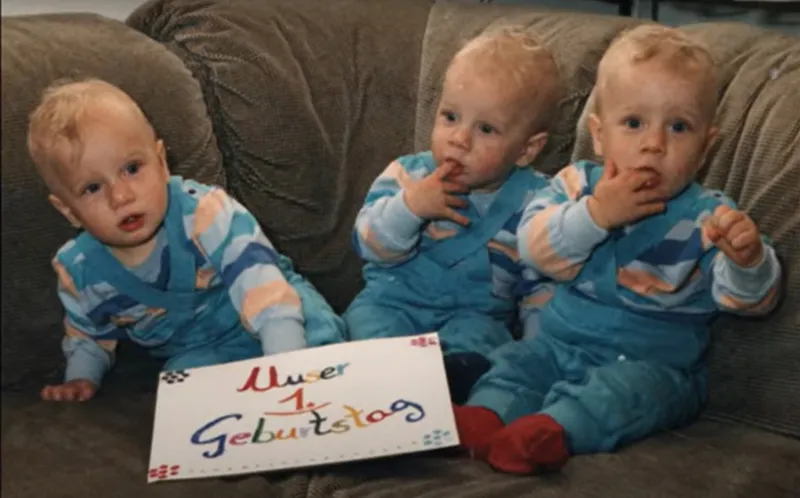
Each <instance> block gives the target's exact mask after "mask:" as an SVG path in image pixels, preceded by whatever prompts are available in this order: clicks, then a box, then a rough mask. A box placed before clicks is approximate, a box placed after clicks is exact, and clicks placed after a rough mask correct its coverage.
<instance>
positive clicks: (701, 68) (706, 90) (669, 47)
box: [595, 24, 719, 117]
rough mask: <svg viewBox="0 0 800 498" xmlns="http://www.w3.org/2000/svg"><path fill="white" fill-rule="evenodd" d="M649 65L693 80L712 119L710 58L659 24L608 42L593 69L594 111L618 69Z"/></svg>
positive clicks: (687, 38)
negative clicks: (595, 82)
mask: <svg viewBox="0 0 800 498" xmlns="http://www.w3.org/2000/svg"><path fill="white" fill-rule="evenodd" d="M649 61H658V62H659V63H661V64H663V65H664V66H663V67H664V68H666V69H668V70H670V71H674V72H675V73H677V74H681V75H684V76H688V77H690V78H693V79H694V80H695V81H696V82H697V84H698V85H700V86H701V87H702V95H704V96H706V98H704V99H703V101H704V104H705V105H707V108H706V109H704V110H705V111H706V112H707V113H710V115H711V116H712V117H713V114H714V111H715V109H716V101H717V97H718V95H717V92H718V90H719V88H718V84H719V83H718V81H717V78H718V76H717V69H716V65H715V64H714V60H713V59H712V57H711V54H710V53H709V51H708V49H707V48H706V46H705V45H704V44H703V43H701V42H700V41H698V40H695V39H693V38H692V37H690V36H689V35H687V34H686V33H684V32H683V31H680V30H678V29H676V28H672V27H669V26H663V25H659V24H643V25H640V26H637V27H635V28H633V29H630V30H627V31H624V32H622V33H621V34H620V35H619V36H617V37H616V38H615V39H614V41H612V42H611V45H610V46H609V47H608V50H606V52H605V54H604V55H603V57H602V58H601V59H600V64H599V65H598V68H597V85H596V88H597V90H596V95H595V99H596V101H595V106H596V110H598V111H599V110H600V105H601V95H602V93H603V91H604V90H605V88H606V87H607V86H608V81H609V79H610V78H612V77H613V76H614V74H615V73H616V72H617V71H618V70H619V68H620V67H621V66H626V65H628V66H630V65H637V64H642V63H644V62H649ZM707 115H708V114H707Z"/></svg>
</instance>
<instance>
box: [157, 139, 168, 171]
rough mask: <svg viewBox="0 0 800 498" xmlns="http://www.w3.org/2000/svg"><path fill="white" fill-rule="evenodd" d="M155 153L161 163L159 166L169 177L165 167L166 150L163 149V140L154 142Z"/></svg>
mask: <svg viewBox="0 0 800 498" xmlns="http://www.w3.org/2000/svg"><path fill="white" fill-rule="evenodd" d="M156 153H157V154H158V159H159V161H161V166H163V168H164V171H165V172H166V174H167V176H169V166H168V165H167V149H166V147H164V140H162V139H159V140H157V141H156Z"/></svg>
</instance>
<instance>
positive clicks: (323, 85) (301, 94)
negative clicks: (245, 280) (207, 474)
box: [127, 0, 430, 310]
mask: <svg viewBox="0 0 800 498" xmlns="http://www.w3.org/2000/svg"><path fill="white" fill-rule="evenodd" d="M429 8H430V1H428V0H407V1H403V2H397V1H393V0H371V1H369V2H364V1H359V0H340V1H336V2H332V1H330V0H305V1H303V2H289V1H286V0H261V1H259V2H253V1H243V0H233V1H226V2H208V1H201V0H161V1H153V2H149V3H147V4H145V5H144V6H142V7H141V8H140V9H139V10H137V11H135V12H134V13H133V14H131V16H130V17H129V19H128V21H127V22H128V24H129V25H130V26H132V27H134V28H136V29H138V30H141V31H142V32H144V33H146V34H147V35H149V36H151V37H153V38H154V39H156V40H158V41H161V42H163V43H164V44H165V45H166V46H167V47H169V48H170V49H171V50H172V51H174V52H175V53H176V54H178V56H180V57H181V59H183V60H184V61H185V62H186V64H187V66H188V67H190V68H191V70H192V71H193V72H194V73H195V75H196V76H197V78H198V79H199V80H200V81H201V83H202V85H203V91H204V93H205V96H206V101H207V102H208V105H209V108H210V109H211V111H212V112H211V114H212V116H213V119H214V130H215V132H216V134H217V137H218V139H219V143H220V148H221V150H222V152H223V154H224V157H225V168H226V171H227V174H228V179H229V182H230V188H231V192H232V193H233V194H234V195H235V196H236V197H237V198H238V199H239V200H240V201H242V202H243V203H244V204H245V205H246V206H247V207H248V208H249V209H250V210H252V211H253V213H254V214H255V215H256V217H257V218H258V219H259V221H260V222H261V224H262V226H263V227H264V229H265V232H266V234H267V236H268V237H269V238H270V239H271V240H272V242H273V243H275V245H276V246H277V247H278V249H280V250H281V251H283V252H285V253H286V254H288V255H289V256H291V257H292V258H293V259H294V261H295V263H296V266H297V268H298V270H299V271H301V272H302V273H304V274H305V275H306V276H308V277H309V279H310V280H311V281H312V282H313V283H314V284H316V285H317V286H318V287H319V288H320V290H321V292H322V293H323V294H324V295H325V297H326V298H327V299H328V300H329V301H330V302H331V304H332V305H333V306H334V307H335V308H336V309H337V310H342V309H343V308H344V306H345V305H346V304H347V303H348V302H349V301H350V299H352V297H353V296H354V295H355V293H356V292H357V290H358V289H359V287H360V279H359V276H360V270H361V265H362V262H361V260H360V259H359V258H358V257H357V256H356V255H355V253H354V252H353V251H352V249H351V238H350V236H351V232H352V228H353V225H352V224H353V220H354V219H355V215H356V213H357V212H358V209H359V208H360V206H361V204H362V202H363V200H364V195H365V193H366V191H367V189H368V188H369V185H370V184H371V182H372V181H373V180H374V178H375V177H376V176H377V175H378V174H379V173H380V172H381V171H382V170H383V168H385V167H386V166H387V165H388V164H389V162H390V161H391V160H392V159H393V158H394V157H396V156H398V155H400V154H405V153H408V152H410V151H411V148H412V146H413V141H412V139H413V131H414V112H415V105H416V88H417V78H418V76H419V53H420V47H421V44H422V35H423V32H424V26H425V21H426V19H427V15H428V9H429Z"/></svg>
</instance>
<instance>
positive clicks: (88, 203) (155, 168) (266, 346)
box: [28, 79, 344, 401]
mask: <svg viewBox="0 0 800 498" xmlns="http://www.w3.org/2000/svg"><path fill="white" fill-rule="evenodd" d="M28 148H29V150H30V154H31V157H32V158H33V161H34V164H35V166H36V169H37V172H38V173H39V175H40V176H41V177H42V179H43V180H44V182H45V184H46V186H47V187H48V189H49V191H50V196H49V200H50V202H51V203H52V204H53V206H54V207H55V208H56V209H57V210H58V211H59V212H60V213H61V214H62V215H63V216H64V217H65V218H66V219H67V220H68V221H69V222H70V223H71V224H72V225H73V226H75V227H77V228H82V229H83V232H82V233H81V234H80V235H78V236H77V237H75V238H74V239H72V240H70V241H69V242H67V243H66V244H65V245H64V246H62V247H61V249H60V250H59V251H58V253H57V254H56V257H55V259H54V260H53V267H54V269H55V272H56V274H57V276H58V295H59V298H60V299H61V302H62V304H63V306H64V310H65V313H66V316H65V319H64V328H65V331H66V335H65V337H64V339H63V342H62V347H63V350H64V354H65V356H66V360H67V366H66V373H65V379H64V383H63V384H59V385H51V386H46V387H45V388H44V389H43V390H42V392H41V396H42V398H44V399H45V400H53V401H73V400H77V401H85V400H88V399H90V398H91V397H93V396H94V394H95V393H96V391H97V389H98V388H99V387H100V385H101V382H102V379H103V377H104V375H105V374H106V372H107V371H108V370H109V368H111V366H112V364H113V363H114V352H115V348H116V345H117V341H119V340H120V339H130V340H132V341H133V342H135V343H137V344H140V345H142V346H144V347H146V348H148V349H149V350H150V352H151V353H152V354H153V356H155V357H157V358H161V359H164V360H166V363H165V365H164V368H165V369H168V370H179V369H187V368H195V367H202V366H206V365H214V364H219V363H225V362H231V361H237V360H244V359H248V358H253V357H257V356H260V355H269V354H275V353H281V352H286V351H292V350H297V349H301V348H304V347H307V346H308V347H311V346H319V345H323V344H329V343H336V342H341V341H342V340H343V339H344V322H343V321H342V320H341V318H339V317H337V316H336V314H335V313H334V312H333V310H332V309H331V308H330V306H328V304H327V303H326V302H325V300H324V299H323V298H322V296H321V295H319V294H318V293H317V291H316V290H315V289H314V288H313V287H312V285H311V284H310V283H308V282H307V281H306V280H305V279H303V277H301V276H300V275H298V274H297V273H295V272H294V270H293V269H292V264H291V262H290V261H289V259H288V258H286V257H284V256H282V255H280V254H278V253H277V252H276V251H275V249H274V248H273V247H272V245H271V244H270V242H269V241H268V240H267V238H266V237H265V236H264V234H263V233H262V232H261V229H260V228H259V225H258V222H257V221H256V219H255V218H254V217H253V215H252V214H250V213H249V212H248V211H247V210H246V209H245V208H244V207H242V205H241V204H239V203H238V202H237V201H235V200H234V199H232V198H231V197H229V196H228V195H227V194H226V193H225V192H224V191H223V190H222V189H220V188H214V187H210V186H206V185H201V184H199V183H197V182H194V181H191V180H183V179H181V178H180V177H176V176H170V173H169V170H168V167H167V159H166V154H165V149H164V144H163V142H162V141H161V140H159V139H158V138H157V137H156V134H155V131H154V130H153V128H152V127H151V125H150V123H149V122H148V120H147V118H146V117H145V115H144V114H143V113H142V111H141V110H140V108H139V107H138V106H137V104H136V103H135V102H134V101H133V100H132V99H131V98H130V97H129V96H128V95H127V94H125V93H124V92H123V91H122V90H120V89H119V88H116V87H114V86H113V85H111V84H109V83H107V82H104V81H100V80H95V79H86V80H84V81H72V82H58V83H56V84H54V85H53V86H51V87H50V88H48V89H47V90H45V92H44V96H43V99H42V101H41V103H40V104H39V106H38V107H37V108H36V109H35V110H34V111H33V113H32V114H31V116H30V124H29V132H28Z"/></svg>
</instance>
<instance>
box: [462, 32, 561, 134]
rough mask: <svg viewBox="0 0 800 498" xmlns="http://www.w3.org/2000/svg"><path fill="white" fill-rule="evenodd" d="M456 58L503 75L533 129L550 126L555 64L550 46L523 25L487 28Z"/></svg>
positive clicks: (556, 89)
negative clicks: (526, 113) (518, 98)
mask: <svg viewBox="0 0 800 498" xmlns="http://www.w3.org/2000/svg"><path fill="white" fill-rule="evenodd" d="M458 59H466V60H468V61H469V63H470V64H471V65H472V66H473V67H475V69H477V70H478V72H479V73H480V74H482V75H486V76H489V77H492V78H506V79H507V80H508V81H507V83H508V84H509V85H511V86H512V89H513V90H515V91H516V92H518V94H519V95H520V97H521V99H522V100H523V105H524V108H525V111H526V112H530V114H531V121H532V123H531V127H532V131H544V130H546V129H548V128H549V125H550V123H551V122H552V120H553V119H554V118H555V115H556V113H557V109H558V101H559V99H560V98H561V85H560V75H559V69H558V64H557V63H556V61H555V58H554V57H553V54H552V53H551V52H550V50H548V49H547V48H546V47H545V46H544V44H543V43H542V42H541V41H540V40H539V39H538V38H536V37H535V36H534V35H532V34H531V33H530V32H529V31H528V30H526V29H525V28H524V27H523V26H517V25H503V26H499V27H495V28H490V29H487V30H486V31H484V32H483V33H481V34H480V35H478V36H476V37H474V38H472V39H471V40H469V41H467V42H466V43H465V44H464V46H462V47H461V49H460V50H459V51H458V52H457V53H456V55H455V56H454V57H453V61H456V60H458ZM453 61H451V65H452V64H453Z"/></svg>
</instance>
